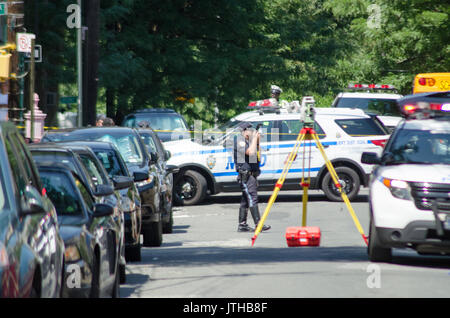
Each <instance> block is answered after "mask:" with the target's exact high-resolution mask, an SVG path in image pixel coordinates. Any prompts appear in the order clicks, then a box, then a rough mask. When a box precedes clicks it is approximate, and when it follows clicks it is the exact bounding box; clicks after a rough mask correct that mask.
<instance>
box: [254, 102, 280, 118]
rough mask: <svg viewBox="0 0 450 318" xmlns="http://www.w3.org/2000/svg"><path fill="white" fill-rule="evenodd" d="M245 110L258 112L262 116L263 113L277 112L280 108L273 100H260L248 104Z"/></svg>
mask: <svg viewBox="0 0 450 318" xmlns="http://www.w3.org/2000/svg"><path fill="white" fill-rule="evenodd" d="M247 109H251V110H259V112H260V114H261V115H262V114H263V112H279V111H280V106H279V105H278V101H277V100H276V99H275V98H269V99H261V100H258V101H253V102H250V103H249V104H248V106H247Z"/></svg>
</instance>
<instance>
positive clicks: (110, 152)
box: [68, 141, 142, 261]
mask: <svg viewBox="0 0 450 318" xmlns="http://www.w3.org/2000/svg"><path fill="white" fill-rule="evenodd" d="M68 145H72V146H77V145H79V146H87V147H89V148H90V149H91V150H92V151H93V152H94V153H95V155H96V156H97V158H98V159H99V161H100V162H101V163H102V165H103V167H104V168H105V170H106V173H107V174H108V176H109V178H110V179H111V180H112V181H113V183H114V185H115V188H116V190H118V191H119V194H120V199H121V206H122V210H123V212H124V218H125V248H126V253H125V255H126V257H127V260H128V261H140V260H141V251H140V234H141V226H142V215H141V199H140V197H139V191H138V189H137V187H136V185H135V184H134V177H133V176H132V175H131V174H130V172H129V171H128V168H127V166H126V164H125V162H124V161H123V158H122V156H121V154H120V152H119V150H118V149H117V147H116V146H114V144H112V143H110V142H101V141H83V142H81V141H71V142H70V143H68Z"/></svg>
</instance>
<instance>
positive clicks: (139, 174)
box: [133, 171, 149, 182]
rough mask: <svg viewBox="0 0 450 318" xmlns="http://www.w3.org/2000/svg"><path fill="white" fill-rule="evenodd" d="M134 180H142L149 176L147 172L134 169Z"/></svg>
mask: <svg viewBox="0 0 450 318" xmlns="http://www.w3.org/2000/svg"><path fill="white" fill-rule="evenodd" d="M133 177H134V182H142V181H145V180H147V179H148V178H149V174H148V172H141V171H135V172H134V173H133Z"/></svg>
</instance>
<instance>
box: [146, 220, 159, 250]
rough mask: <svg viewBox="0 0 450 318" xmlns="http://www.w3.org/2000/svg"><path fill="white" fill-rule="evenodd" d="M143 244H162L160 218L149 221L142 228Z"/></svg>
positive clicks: (151, 245) (155, 245)
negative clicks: (156, 220) (157, 220)
mask: <svg viewBox="0 0 450 318" xmlns="http://www.w3.org/2000/svg"><path fill="white" fill-rule="evenodd" d="M143 234H144V246H147V247H158V246H161V244H162V234H163V229H162V220H160V221H159V222H151V223H150V224H149V225H147V227H146V228H144V232H143Z"/></svg>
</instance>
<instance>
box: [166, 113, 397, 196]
mask: <svg viewBox="0 0 450 318" xmlns="http://www.w3.org/2000/svg"><path fill="white" fill-rule="evenodd" d="M297 110H298V108H296V109H286V108H282V109H278V108H276V107H275V108H271V107H265V109H264V110H263V109H261V108H259V109H255V110H252V111H249V112H245V113H243V114H240V115H238V116H236V117H234V118H232V119H231V120H230V121H229V122H227V123H226V124H224V125H222V126H221V127H219V128H217V129H215V130H213V131H208V132H206V133H205V134H203V135H200V137H198V136H197V138H194V139H190V140H189V139H183V140H175V141H168V142H165V143H164V147H165V148H166V149H167V150H169V151H170V152H171V158H170V160H169V161H168V164H173V165H177V166H178V167H179V168H180V171H179V173H177V174H176V175H175V176H174V187H175V189H174V194H175V195H174V199H175V201H176V203H178V204H184V205H194V204H197V203H200V202H202V201H203V200H204V199H205V197H206V195H207V194H217V193H219V192H235V191H240V188H239V184H238V183H237V181H236V177H237V172H236V168H235V163H234V161H233V140H234V136H235V135H236V134H238V133H239V129H238V128H237V126H238V124H239V123H240V122H242V121H248V122H251V123H252V125H253V127H256V126H260V127H261V129H262V138H261V144H260V158H261V163H260V168H261V175H260V176H259V177H258V182H259V188H258V189H259V190H266V191H271V190H273V188H274V186H275V184H276V182H277V180H278V178H279V177H280V175H281V173H282V171H283V167H284V165H285V163H286V160H287V158H288V156H289V154H290V153H291V151H292V149H293V147H294V145H295V143H296V139H297V137H298V134H299V132H300V130H301V128H302V127H303V123H302V122H301V121H300V113H299V112H298V111H297ZM315 113H316V114H315V123H314V129H315V132H316V133H317V135H318V137H319V139H320V141H321V143H322V145H323V146H324V148H325V151H326V155H327V157H328V159H329V160H330V161H331V162H332V163H333V166H334V168H335V170H336V172H337V174H338V176H339V179H340V180H339V181H340V183H341V186H342V187H343V188H344V189H345V191H346V193H347V195H348V197H349V199H350V200H351V199H354V198H355V197H356V196H357V195H358V192H359V190H360V187H361V186H367V182H368V175H369V173H370V172H371V169H372V167H371V166H370V165H366V164H363V163H361V154H362V153H363V152H364V151H370V152H376V153H381V151H382V149H383V146H384V144H385V142H386V141H387V139H388V138H389V134H388V131H387V130H386V128H385V127H384V125H383V124H382V123H380V122H379V121H377V120H375V119H374V118H372V117H371V116H369V115H367V114H365V113H364V112H363V111H362V110H360V109H347V108H315ZM304 144H305V145H306V146H308V147H309V146H310V145H311V160H309V156H308V160H307V162H306V163H305V160H303V156H300V154H298V156H297V157H296V159H295V161H294V162H293V164H292V166H291V168H290V170H289V173H288V175H287V178H286V180H285V182H284V185H283V188H282V190H294V189H301V186H300V181H301V178H302V175H305V173H307V174H308V175H309V176H310V177H311V189H321V190H323V192H324V193H325V195H326V197H327V198H328V199H329V200H332V201H339V200H341V196H340V192H339V189H338V188H336V186H335V185H334V183H333V182H332V178H331V176H330V174H329V172H328V170H327V168H326V165H325V160H324V158H323V157H322V155H321V153H320V152H319V149H318V148H317V147H316V145H315V142H314V141H305V142H304ZM308 153H309V148H308ZM306 176H307V175H306Z"/></svg>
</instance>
